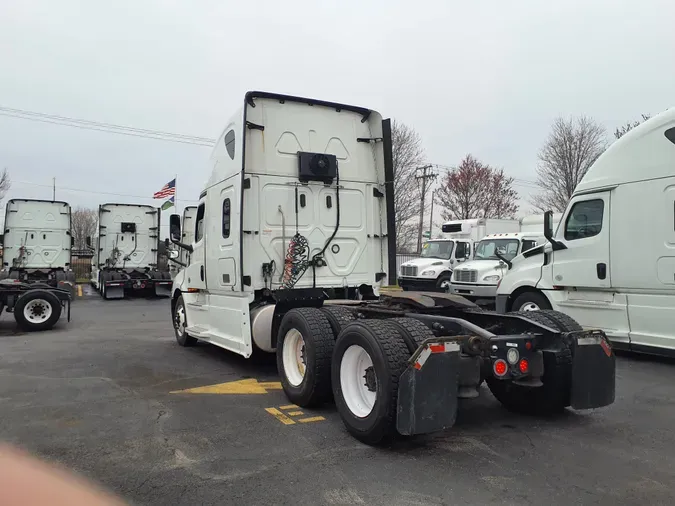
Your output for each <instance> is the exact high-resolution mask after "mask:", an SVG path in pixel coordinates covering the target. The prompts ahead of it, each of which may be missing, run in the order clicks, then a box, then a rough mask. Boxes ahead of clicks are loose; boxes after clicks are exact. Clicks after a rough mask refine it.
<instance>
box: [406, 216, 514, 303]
mask: <svg viewBox="0 0 675 506" xmlns="http://www.w3.org/2000/svg"><path fill="white" fill-rule="evenodd" d="M518 227H519V223H518V221H517V220H502V219H484V218H480V219H469V220H456V221H449V222H447V223H444V224H443V226H442V227H441V230H442V231H443V232H444V234H443V238H442V239H435V240H432V241H427V242H425V243H424V244H423V245H422V252H421V254H420V257H419V258H415V259H413V260H409V261H408V262H405V263H404V264H401V271H400V273H399V277H398V284H399V286H401V288H403V289H404V290H422V291H440V292H447V291H448V289H449V288H450V282H451V279H452V271H453V269H454V267H455V266H457V265H459V264H460V263H462V262H464V261H466V260H468V259H469V258H471V255H472V254H473V248H474V244H475V243H476V242H477V241H480V240H481V239H482V238H483V237H484V236H485V235H487V234H492V233H495V232H509V231H513V232H517V231H518Z"/></svg>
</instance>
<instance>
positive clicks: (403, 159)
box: [391, 120, 429, 251]
mask: <svg viewBox="0 0 675 506" xmlns="http://www.w3.org/2000/svg"><path fill="white" fill-rule="evenodd" d="M391 150H392V158H393V162H394V212H395V217H396V247H397V250H399V251H406V250H413V249H415V244H416V239H417V232H418V222H417V220H416V218H417V217H418V216H419V212H420V201H421V200H422V188H421V186H422V185H421V184H420V181H419V180H418V179H415V170H416V169H417V168H418V167H420V166H421V165H423V163H424V160H425V153H424V148H423V147H422V138H421V137H420V135H419V134H418V133H417V132H416V131H415V129H414V128H412V127H409V126H408V125H405V124H404V123H399V122H398V121H396V120H393V121H392V122H391ZM428 188H429V187H427V192H428V191H429V189H428Z"/></svg>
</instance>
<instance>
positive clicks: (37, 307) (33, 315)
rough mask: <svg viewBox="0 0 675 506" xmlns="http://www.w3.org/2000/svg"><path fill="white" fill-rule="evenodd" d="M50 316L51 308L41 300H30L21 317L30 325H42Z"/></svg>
mask: <svg viewBox="0 0 675 506" xmlns="http://www.w3.org/2000/svg"><path fill="white" fill-rule="evenodd" d="M51 315H52V306H51V304H49V302H47V301H46V300H43V299H35V300H31V301H30V302H29V303H28V304H26V307H25V308H24V310H23V316H24V317H25V318H26V320H28V321H29V322H31V323H43V322H45V321H47V320H48V319H49V317H50V316H51Z"/></svg>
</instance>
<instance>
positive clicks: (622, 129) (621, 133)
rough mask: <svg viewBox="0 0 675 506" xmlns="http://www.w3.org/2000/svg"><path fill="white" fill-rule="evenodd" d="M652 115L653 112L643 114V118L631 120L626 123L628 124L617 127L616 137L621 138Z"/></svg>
mask: <svg viewBox="0 0 675 506" xmlns="http://www.w3.org/2000/svg"><path fill="white" fill-rule="evenodd" d="M651 117H652V115H651V114H643V115H642V119H641V120H637V121H632V122H630V121H629V122H628V123H626V124H625V125H623V126H622V127H620V128H617V129H616V130H614V137H616V138H617V139H620V138H621V137H623V136H624V135H626V134H627V133H628V132H630V131H631V130H633V128H635V127H636V126H638V125H639V124H640V123H642V122H644V121H647V120H648V119H649V118H651Z"/></svg>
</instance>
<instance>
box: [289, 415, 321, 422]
mask: <svg viewBox="0 0 675 506" xmlns="http://www.w3.org/2000/svg"><path fill="white" fill-rule="evenodd" d="M321 420H325V418H324V417H323V416H312V417H310V418H300V419H299V420H298V422H300V423H310V422H320V421H321ZM291 421H293V420H291Z"/></svg>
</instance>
